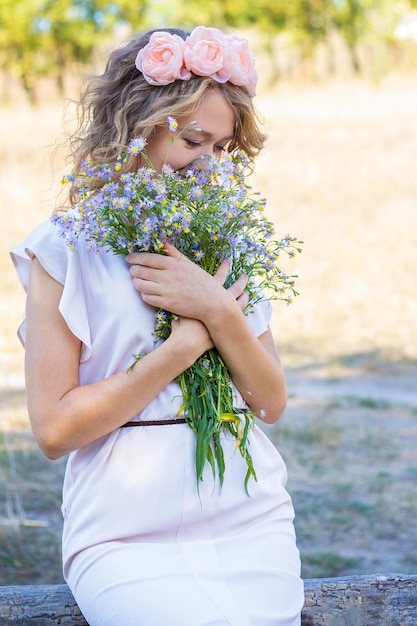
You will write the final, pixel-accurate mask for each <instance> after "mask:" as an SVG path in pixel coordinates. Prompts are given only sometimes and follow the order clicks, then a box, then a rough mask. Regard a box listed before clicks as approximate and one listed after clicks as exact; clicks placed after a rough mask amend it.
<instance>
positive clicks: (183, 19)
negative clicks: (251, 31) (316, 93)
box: [0, 0, 417, 100]
mask: <svg viewBox="0 0 417 626" xmlns="http://www.w3.org/2000/svg"><path fill="white" fill-rule="evenodd" d="M413 8H414V9H416V8H417V0H380V1H379V2H375V0H292V1H291V2H288V1H287V0H223V1H222V2H221V1H220V0H206V1H205V2H203V3H202V2H200V0H176V1H174V2H173V1H172V0H158V2H157V3H155V2H151V1H150V0H139V2H137V3H136V2H134V3H133V2H131V0H2V2H1V4H0V70H1V69H2V70H4V71H7V72H10V73H11V74H13V75H14V76H17V77H18V78H19V80H20V81H21V83H22V85H23V87H24V89H25V90H26V92H27V93H28V95H29V97H30V98H31V100H34V98H35V85H36V82H37V80H38V79H39V78H40V77H41V76H52V77H55V79H56V81H57V83H58V85H59V87H60V88H61V89H62V88H63V85H62V77H63V75H64V74H65V71H66V70H68V68H71V67H72V66H73V65H74V64H78V65H82V66H84V65H86V64H87V65H88V64H89V63H90V62H91V59H92V55H93V52H94V50H95V49H96V47H97V46H98V45H99V44H101V43H103V41H105V40H106V38H110V37H112V36H113V35H114V33H115V32H117V30H118V29H120V27H121V26H124V27H125V28H127V29H128V30H129V29H131V30H133V31H135V30H140V29H142V28H147V27H149V26H152V27H162V26H166V25H170V26H176V25H177V26H181V27H185V28H190V29H191V28H193V27H194V26H196V25H197V24H204V25H206V26H217V27H220V28H222V27H223V28H228V27H231V28H240V29H247V28H256V30H257V31H258V32H260V33H261V34H262V36H263V40H264V45H265V48H266V50H267V51H268V54H269V56H270V59H271V64H272V66H274V64H275V65H276V59H275V58H274V55H275V52H274V38H275V37H276V36H277V35H279V34H282V33H285V34H286V36H287V41H288V42H290V44H291V45H293V46H295V47H297V48H299V49H300V51H301V54H302V57H303V58H309V57H311V56H312V55H313V53H314V51H315V49H316V47H317V45H318V44H319V43H321V42H323V41H326V40H327V39H328V38H329V35H330V34H331V33H332V32H333V31H335V30H336V31H338V32H339V33H340V34H341V35H342V37H343V39H344V40H345V42H346V45H347V47H348V50H349V52H350V56H351V61H352V65H353V67H354V68H355V69H356V70H357V71H359V70H360V69H361V68H360V62H359V58H358V55H357V46H358V44H359V43H360V42H361V41H363V40H372V41H374V42H382V43H383V44H387V45H392V44H395V37H394V31H395V27H396V25H397V24H398V22H399V19H400V17H401V16H402V15H405V14H406V13H407V12H409V11H411V10H412V9H413ZM273 74H274V75H278V74H279V71H278V68H277V67H276V68H275V70H273Z"/></svg>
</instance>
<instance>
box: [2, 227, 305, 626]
mask: <svg viewBox="0 0 417 626" xmlns="http://www.w3.org/2000/svg"><path fill="white" fill-rule="evenodd" d="M33 255H36V257H37V258H38V259H39V261H40V262H41V264H42V265H43V267H44V268H45V270H46V271H47V272H48V273H49V274H50V275H51V276H52V277H53V278H54V279H55V280H56V281H58V282H59V283H60V284H62V285H63V286H64V290H63V294H62V298H61V302H60V307H59V308H60V312H61V314H62V316H63V317H64V319H65V321H66V323H67V324H68V326H69V328H70V329H71V331H72V332H73V333H74V335H76V336H77V337H78V338H79V339H80V340H81V342H82V350H81V359H80V370H79V382H80V385H86V384H88V383H92V382H94V381H97V380H101V379H103V378H105V377H108V376H111V375H112V374H114V373H115V372H119V371H121V370H124V369H125V368H127V367H128V366H129V365H130V364H131V363H132V355H133V354H135V353H138V352H145V353H146V352H150V351H151V350H153V349H154V344H153V336H152V331H153V326H154V312H155V311H154V309H152V308H151V307H149V306H147V305H145V304H144V303H143V301H142V299H141V297H140V295H139V294H138V293H137V291H136V290H135V289H134V287H133V283H132V280H131V277H130V274H129V271H128V265H127V263H126V262H125V260H124V258H123V257H120V256H114V255H113V254H110V253H105V252H102V253H101V254H97V253H92V252H88V251H87V250H85V249H84V248H83V246H82V245H80V246H79V249H78V250H77V251H76V252H71V251H70V250H69V249H68V247H67V246H66V244H65V242H64V240H63V239H62V238H60V237H59V236H58V234H57V230H56V227H55V226H54V225H52V224H51V223H50V222H47V223H44V224H41V225H40V226H39V227H38V228H37V229H35V230H34V231H33V232H32V233H31V234H30V235H29V236H28V238H27V239H26V240H25V241H24V242H23V243H22V244H21V245H20V246H18V247H17V248H15V249H14V250H13V252H12V258H13V261H14V263H15V266H16V269H17V272H18V275H19V278H20V280H21V282H22V284H23V286H24V288H26V287H27V283H28V276H29V271H30V262H31V258H32V257H33ZM270 308H271V307H270V305H269V304H268V303H266V304H261V305H257V306H256V311H255V312H254V313H253V314H252V315H250V316H249V317H248V324H249V325H250V326H251V328H252V329H253V332H254V333H255V334H256V335H260V334H261V333H263V332H264V331H265V330H266V329H267V325H268V321H269V317H270ZM19 334H20V337H21V339H22V341H23V343H24V337H25V325H24V322H23V323H22V326H21V327H20V329H19ZM58 375H59V372H57V376H58ZM126 375H128V374H126ZM236 395H237V401H239V402H240V404H241V405H242V406H243V401H242V399H241V398H240V397H239V394H238V393H237V392H236ZM180 405H181V398H180V391H179V387H178V385H177V384H176V383H171V384H170V385H168V386H167V387H166V388H165V389H164V390H163V391H162V392H161V393H160V394H159V395H158V396H157V397H156V398H155V399H154V400H153V401H152V402H151V403H150V404H149V405H148V406H147V407H146V408H145V409H144V410H143V411H142V413H141V414H140V415H138V416H136V418H134V419H137V420H155V419H156V420H163V419H170V418H173V417H175V415H176V413H177V410H178V408H179V407H180ZM234 443H235V442H234V440H230V439H227V438H224V440H223V447H224V450H225V458H226V474H225V480H224V484H223V488H222V490H221V491H220V489H219V485H218V483H217V482H214V481H213V478H212V475H211V470H210V469H209V468H208V469H206V473H205V475H204V481H203V483H202V484H201V487H200V496H201V500H200V498H199V497H198V494H197V490H196V478H195V465H194V459H195V436H194V434H193V433H192V431H191V429H190V428H189V426H188V425H186V424H176V425H173V426H171V425H165V426H144V427H139V428H121V429H117V430H115V431H114V432H112V433H110V434H109V435H107V436H106V437H102V438H101V439H99V440H98V441H96V442H94V443H92V444H90V445H88V446H85V447H84V448H81V449H79V450H75V451H74V452H72V453H71V454H70V455H69V458H68V464H67V469H66V475H65V481H64V488H63V505H62V512H63V516H64V531H63V568H64V577H65V579H66V580H67V582H68V584H69V586H70V588H71V590H72V592H73V593H74V596H75V598H76V600H77V602H78V604H79V606H80V608H81V610H82V612H83V613H84V615H85V617H86V619H87V621H88V622H89V623H90V624H91V626H107V625H108V626H130V625H131V626H138V625H143V626H209V625H210V626H226V625H227V626H298V625H299V624H300V612H301V608H302V605H303V584H302V581H301V579H300V563H299V553H298V550H297V547H296V543H295V535H294V528H293V515H294V513H293V507H292V504H291V500H290V497H289V495H288V493H287V492H286V490H285V483H286V468H285V465H284V462H283V460H282V458H281V456H280V455H279V453H278V452H277V450H276V448H275V447H274V446H273V445H272V443H271V442H270V441H269V439H268V438H267V436H266V435H265V434H264V432H263V431H262V430H261V429H260V428H259V427H257V426H255V427H254V428H253V430H252V432H251V435H250V452H251V455H252V457H253V460H254V465H255V469H256V473H257V476H258V482H257V483H255V482H254V481H251V482H250V485H249V489H250V497H248V495H247V494H246V493H245V490H244V487H243V482H244V476H245V473H246V464H245V461H244V460H243V459H242V457H241V456H240V454H239V452H235V451H234Z"/></svg>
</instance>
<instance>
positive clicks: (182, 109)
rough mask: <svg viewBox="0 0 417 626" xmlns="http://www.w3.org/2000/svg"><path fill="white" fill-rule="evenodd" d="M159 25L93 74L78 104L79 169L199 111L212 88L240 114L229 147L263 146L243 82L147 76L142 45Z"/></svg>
mask: <svg viewBox="0 0 417 626" xmlns="http://www.w3.org/2000/svg"><path fill="white" fill-rule="evenodd" d="M156 30H159V31H160V30H163V31H166V32H169V33H171V34H176V35H179V36H180V37H181V38H182V39H186V37H187V36H188V35H189V33H188V32H187V31H185V30H180V29H176V28H163V29H156ZM153 32H155V30H150V31H147V32H145V33H142V34H139V35H135V36H133V37H132V38H131V39H130V40H129V41H128V42H127V43H126V45H124V46H123V47H120V48H117V49H116V50H114V51H113V52H112V53H111V54H110V56H109V59H108V62H107V65H106V67H105V70H104V72H103V74H101V75H100V76H93V77H90V78H87V79H86V81H85V83H84V86H83V89H82V92H81V97H80V100H79V102H78V104H77V112H78V125H77V128H76V130H75V131H74V133H73V134H72V136H71V137H70V149H71V156H72V159H73V173H74V174H77V173H79V172H80V171H81V163H82V162H83V161H92V162H94V163H100V164H105V163H110V162H113V161H115V160H117V157H118V155H119V154H120V152H121V151H122V150H125V149H126V147H127V146H128V144H129V142H130V141H131V139H133V138H137V137H144V138H145V139H146V140H148V141H149V139H150V138H151V137H152V135H154V134H156V133H158V131H160V130H161V129H162V128H164V127H165V128H166V127H167V117H168V116H172V117H174V118H176V119H181V117H183V116H185V115H190V114H192V113H193V111H195V110H196V109H197V108H198V107H199V105H200V102H201V99H202V98H203V97H204V95H205V94H206V93H207V91H208V90H210V89H218V90H219V91H221V93H222V94H223V96H224V98H225V99H226V101H227V102H228V103H229V105H230V106H231V108H232V109H233V112H234V114H235V120H236V121H235V128H234V137H233V139H232V141H231V143H230V145H229V146H228V149H229V151H231V152H233V151H234V150H237V149H240V150H244V152H246V154H247V155H248V157H249V159H250V161H251V162H253V159H254V158H255V156H257V155H258V154H259V152H260V151H261V150H262V148H263V146H264V143H265V140H266V136H265V135H264V134H263V133H262V132H261V130H260V128H259V120H258V116H257V113H256V111H255V109H254V106H253V102H252V98H251V97H250V96H249V94H248V93H247V91H246V90H245V89H244V88H242V87H237V86H235V85H232V84H231V83H228V82H227V83H222V84H220V83H218V82H216V81H215V80H213V79H212V78H210V77H201V76H196V75H192V77H191V79H190V80H188V81H187V80H176V81H174V82H173V83H170V84H168V85H164V86H153V85H150V84H149V83H147V82H146V80H145V78H144V77H143V74H142V73H141V72H139V71H138V70H137V69H136V67H135V59H136V56H137V54H138V51H139V50H140V49H142V48H143V47H144V46H145V45H146V44H147V43H148V42H149V38H150V36H151V34H152V33H153Z"/></svg>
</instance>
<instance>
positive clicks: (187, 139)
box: [146, 89, 235, 173]
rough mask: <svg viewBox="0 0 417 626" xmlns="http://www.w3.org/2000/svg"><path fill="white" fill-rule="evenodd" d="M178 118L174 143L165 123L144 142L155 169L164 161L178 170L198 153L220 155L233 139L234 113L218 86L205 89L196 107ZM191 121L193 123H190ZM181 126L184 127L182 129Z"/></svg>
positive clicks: (191, 161)
mask: <svg viewBox="0 0 417 626" xmlns="http://www.w3.org/2000/svg"><path fill="white" fill-rule="evenodd" d="M177 122H178V128H177V130H176V133H175V134H174V139H175V141H174V143H172V135H171V134H170V132H169V130H168V127H167V129H166V130H165V129H164V130H163V131H161V132H160V133H159V134H157V135H155V136H154V137H152V138H151V139H150V140H149V142H148V145H147V146H146V154H147V155H148V157H149V159H150V161H151V163H152V165H153V166H154V168H155V169H156V170H157V171H158V172H160V171H161V169H162V166H163V165H164V164H165V163H166V164H168V165H170V166H171V167H172V168H173V169H174V170H175V171H177V172H180V173H181V172H185V171H186V170H187V169H188V168H189V166H190V165H191V164H192V163H193V162H194V161H196V160H197V159H198V158H199V157H201V156H208V155H213V154H214V155H215V156H216V157H220V156H221V153H222V151H223V150H224V149H225V148H226V146H227V144H228V143H229V142H230V141H231V139H233V130H234V126H235V115H234V113H233V109H232V108H231V106H230V104H229V103H228V102H226V100H225V98H224V97H223V95H222V93H221V92H220V91H219V90H218V89H212V90H210V91H208V92H207V93H206V94H205V96H204V97H203V99H202V101H201V104H200V106H199V107H198V109H197V110H196V111H194V113H192V115H187V116H185V117H182V118H181V119H178V120H177ZM192 122H196V123H195V124H192V125H191V126H189V125H190V124H191V123H192ZM187 126H189V127H188V128H187ZM184 128H187V130H185V131H184V132H181V131H182V130H183V129H184ZM198 129H199V130H198Z"/></svg>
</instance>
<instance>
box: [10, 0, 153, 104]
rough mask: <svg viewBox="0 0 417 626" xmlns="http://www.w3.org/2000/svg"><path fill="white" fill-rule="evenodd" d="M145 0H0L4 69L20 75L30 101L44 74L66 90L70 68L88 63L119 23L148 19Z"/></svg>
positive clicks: (140, 21)
mask: <svg viewBox="0 0 417 626" xmlns="http://www.w3.org/2000/svg"><path fill="white" fill-rule="evenodd" d="M147 1H148V0H140V2H138V3H137V4H133V3H132V2H131V1H130V0H2V3H1V5H0V69H2V70H6V71H8V72H11V73H12V74H14V75H15V76H17V77H18V78H19V80H20V81H21V84H22V86H23V88H24V90H25V91H26V93H27V95H28V97H29V100H30V101H31V102H32V103H34V102H35V101H36V91H35V85H36V82H37V80H38V79H39V78H40V77H41V76H53V77H54V78H55V79H56V81H57V84H58V87H59V88H60V90H63V77H64V75H65V71H66V70H67V68H68V67H70V66H72V65H74V63H76V64H82V65H84V64H86V63H89V62H90V61H91V58H92V55H93V52H94V50H95V48H96V46H97V45H98V43H101V42H102V41H103V39H104V38H106V37H108V36H110V35H111V34H112V33H113V32H114V30H115V28H116V27H117V26H118V25H120V24H122V23H124V24H128V25H129V26H131V27H133V28H138V27H139V26H141V25H143V24H144V22H145V15H146V7H147Z"/></svg>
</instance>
